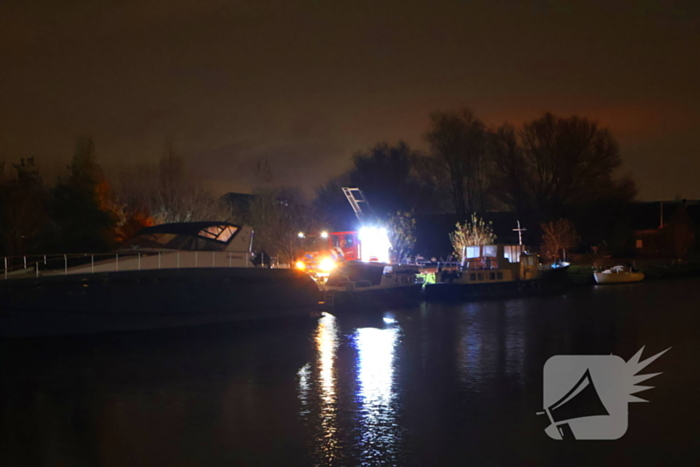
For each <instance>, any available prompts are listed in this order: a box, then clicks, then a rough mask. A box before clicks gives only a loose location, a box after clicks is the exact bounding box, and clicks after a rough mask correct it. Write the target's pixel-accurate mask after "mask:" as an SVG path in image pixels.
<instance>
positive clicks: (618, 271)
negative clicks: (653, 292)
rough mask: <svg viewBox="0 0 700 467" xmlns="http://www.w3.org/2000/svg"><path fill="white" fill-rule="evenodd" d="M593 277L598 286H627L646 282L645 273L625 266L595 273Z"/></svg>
mask: <svg viewBox="0 0 700 467" xmlns="http://www.w3.org/2000/svg"><path fill="white" fill-rule="evenodd" d="M593 276H595V281H596V283H597V284H627V283H630V282H641V281H643V280H644V273H642V272H637V271H633V270H631V269H630V268H627V267H625V266H613V267H611V268H610V269H606V270H605V271H603V272H594V273H593Z"/></svg>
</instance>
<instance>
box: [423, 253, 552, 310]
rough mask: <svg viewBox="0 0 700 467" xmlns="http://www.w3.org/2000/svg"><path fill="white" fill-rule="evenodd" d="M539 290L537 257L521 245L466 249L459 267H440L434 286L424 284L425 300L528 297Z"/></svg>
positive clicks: (540, 277) (539, 279) (540, 285)
mask: <svg viewBox="0 0 700 467" xmlns="http://www.w3.org/2000/svg"><path fill="white" fill-rule="evenodd" d="M541 288H542V271H541V270H540V268H539V265H538V260H537V256H535V255H532V254H528V253H527V252H526V251H525V247H524V246H523V245H480V246H469V247H466V251H465V254H464V259H463V261H462V262H461V263H460V264H457V265H454V266H452V267H444V268H442V269H441V270H440V271H438V272H437V274H436V280H435V283H434V284H427V285H426V287H425V297H426V299H427V300H464V299H472V298H492V297H506V296H513V295H521V294H530V293H535V292H538V291H540V290H541Z"/></svg>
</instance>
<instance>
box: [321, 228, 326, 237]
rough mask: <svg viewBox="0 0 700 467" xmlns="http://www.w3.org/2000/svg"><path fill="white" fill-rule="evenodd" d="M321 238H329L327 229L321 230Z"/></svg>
mask: <svg viewBox="0 0 700 467" xmlns="http://www.w3.org/2000/svg"><path fill="white" fill-rule="evenodd" d="M321 238H328V232H326V231H325V230H324V231H323V232H321Z"/></svg>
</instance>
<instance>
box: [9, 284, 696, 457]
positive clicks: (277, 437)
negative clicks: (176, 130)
mask: <svg viewBox="0 0 700 467" xmlns="http://www.w3.org/2000/svg"><path fill="white" fill-rule="evenodd" d="M699 330H700V280H697V279H694V280H678V281H666V282H649V283H643V284H634V285H622V286H609V287H597V288H583V289H578V290H574V291H572V292H570V293H568V294H567V295H560V296H551V297H535V298H523V299H514V300H503V301H484V302H476V303H464V304H458V305H454V304H450V305H445V304H423V305H421V306H419V307H416V308H413V309H400V310H387V311H385V312H384V313H374V314H361V313H344V314H339V315H338V316H334V315H331V314H325V315H324V316H323V317H322V318H321V319H320V320H318V321H311V322H306V323H298V322H297V323H287V324H276V325H265V326H260V325H256V326H246V327H241V326H226V327H219V328H208V329H187V330H177V331H162V332H148V333H131V334H120V335H107V336H88V337H71V338H51V339H25V340H7V341H3V342H0V359H1V362H2V374H1V386H0V411H1V414H0V465H2V466H15V465H16V466H23V465H31V466H34V465H37V466H39V465H40V466H220V465H221V466H235V465H251V466H252V465H256V466H296V465H299V466H307V465H309V466H311V465H334V466H360V465H362V466H364V465H367V466H369V465H398V466H404V465H405V466H432V465H436V466H437V465H455V466H470V465H524V466H536V465H557V466H565V465H591V466H594V465H595V466H608V465H610V466H612V465H614V466H623V465H634V466H638V465H669V466H675V465H682V466H684V465H700V455H699V452H700V449H699V448H698V446H697V445H698V443H699V442H700V440H699V439H698V435H699V434H700V429H699V428H698V426H699V423H700V402H699V401H698V399H699V392H700V376H698V374H699V372H700V358H698V355H699V352H700V344H699V342H700V331H699ZM642 346H646V349H645V353H644V356H650V355H652V354H654V353H657V352H660V351H662V350H664V349H666V348H668V347H672V349H671V350H670V351H669V352H668V353H666V354H665V355H663V356H662V357H661V358H659V359H658V360H657V361H655V362H654V363H653V364H651V365H650V366H649V367H647V368H646V371H645V372H647V373H653V372H663V374H661V375H659V376H657V377H656V378H654V379H653V380H651V381H650V382H649V383H645V384H648V385H650V386H655V388H654V389H651V390H649V391H646V392H643V393H640V394H638V395H639V396H640V397H643V398H645V399H648V400H649V401H650V402H649V403H635V404H630V405H629V429H628V431H627V434H626V435H625V436H624V437H623V438H621V439H619V440H616V441H574V442H564V441H554V440H551V439H550V438H548V437H547V435H546V434H545V433H544V429H545V428H546V426H547V425H548V421H547V417H546V416H542V415H539V416H538V415H536V414H535V413H536V412H538V411H541V410H542V408H543V407H542V405H543V403H542V390H543V382H542V379H543V365H544V363H545V362H546V361H547V359H548V358H549V357H551V356H552V355H556V354H603V355H607V354H611V353H613V354H615V355H619V356H620V357H622V358H623V359H625V360H628V359H629V358H630V357H632V355H634V353H636V351H637V350H639V349H640V348H641V347H642Z"/></svg>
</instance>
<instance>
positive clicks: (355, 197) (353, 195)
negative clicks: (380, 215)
mask: <svg viewBox="0 0 700 467" xmlns="http://www.w3.org/2000/svg"><path fill="white" fill-rule="evenodd" d="M343 194H345V197H346V198H347V199H348V202H349V203H350V206H352V210H353V211H355V216H357V218H358V219H360V220H362V217H363V216H364V215H365V214H366V213H367V212H368V211H369V202H368V201H367V198H365V195H364V194H363V193H362V190H360V189H359V188H348V187H343ZM363 208H364V210H363Z"/></svg>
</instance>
